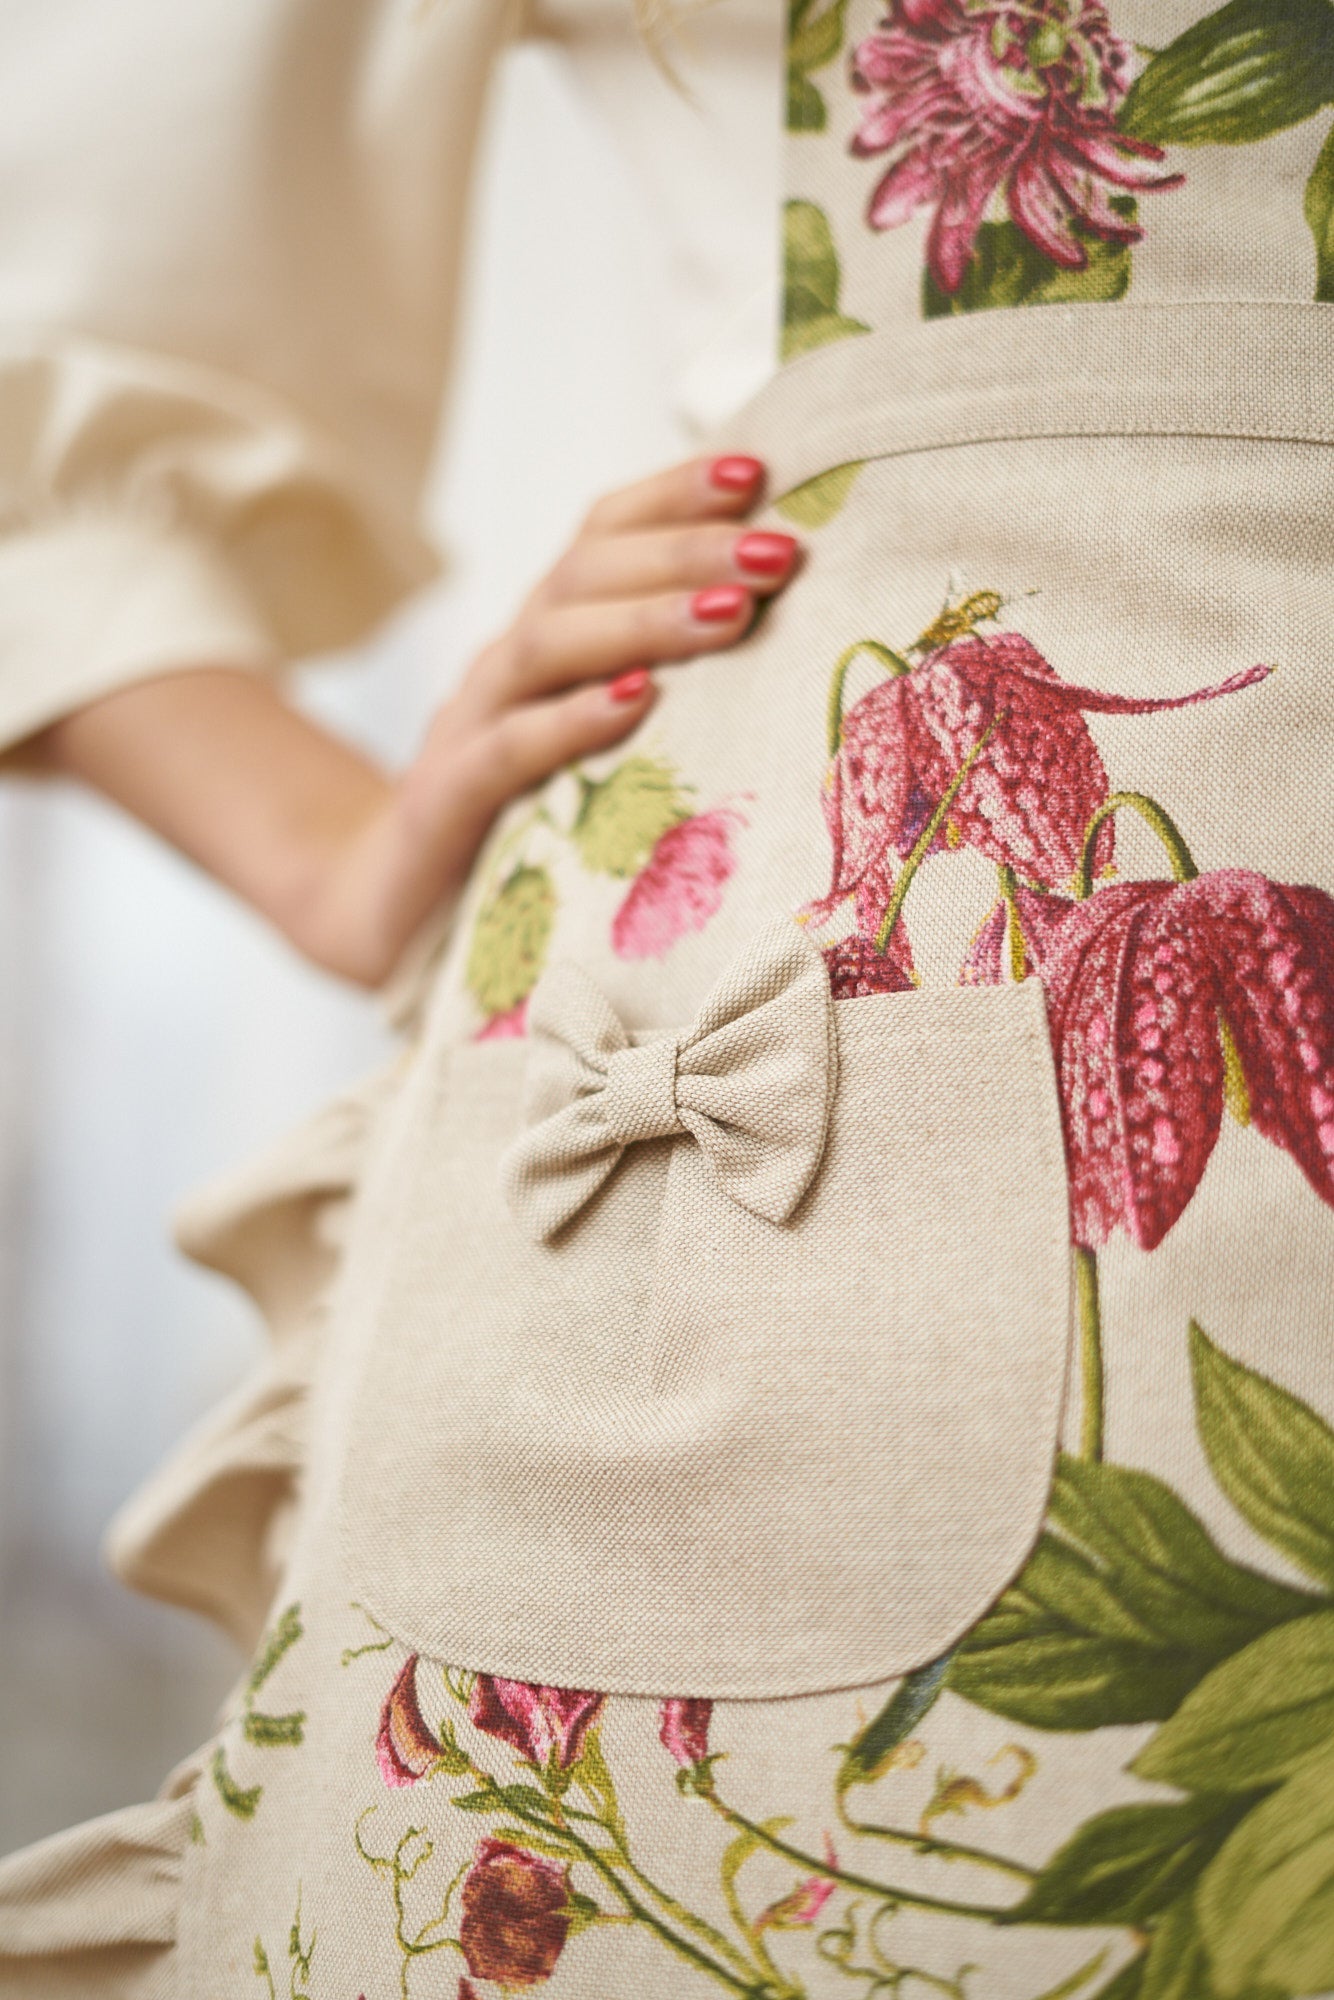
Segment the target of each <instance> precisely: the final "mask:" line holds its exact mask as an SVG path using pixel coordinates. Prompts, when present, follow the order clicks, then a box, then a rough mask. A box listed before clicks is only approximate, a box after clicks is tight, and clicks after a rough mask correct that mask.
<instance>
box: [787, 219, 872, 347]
mask: <svg viewBox="0 0 1334 2000" xmlns="http://www.w3.org/2000/svg"><path fill="white" fill-rule="evenodd" d="M841 283H842V279H841V277H840V275H839V268H838V253H837V252H836V251H835V249H834V239H833V236H832V235H831V234H830V229H829V222H828V218H827V217H826V215H825V212H824V210H823V209H822V208H817V207H816V205H815V203H814V202H813V201H789V202H788V203H787V204H786V205H785V207H784V210H783V359H784V361H791V359H792V358H793V356H794V355H797V354H805V353H807V352H808V350H809V349H811V348H813V347H823V346H825V345H826V344H827V343H828V342H829V341H831V340H843V339H846V338H847V336H848V335H849V334H854V333H869V332H870V331H871V329H870V327H869V326H867V325H866V324H865V322H864V321H863V320H859V319H848V318H847V317H846V316H845V315H844V314H843V313H841V312H840V311H839V309H838V295H839V287H840V285H841Z"/></svg>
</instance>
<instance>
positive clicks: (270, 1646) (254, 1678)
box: [245, 1604, 303, 1703]
mask: <svg viewBox="0 0 1334 2000" xmlns="http://www.w3.org/2000/svg"><path fill="white" fill-rule="evenodd" d="M301 1637H303V1627H302V1624H301V1606H300V1605H299V1604H289V1605H288V1606H287V1607H286V1609H285V1610H283V1611H282V1612H281V1613H280V1614H279V1616H278V1617H277V1618H275V1619H274V1621H273V1624H272V1625H271V1626H270V1627H269V1629H268V1631H267V1632H266V1633H265V1634H264V1637H263V1638H262V1639H261V1640H260V1644H259V1651H258V1652H257V1653H256V1655H255V1664H254V1666H253V1667H252V1668H251V1669H250V1678H249V1680H248V1681H247V1682H246V1687H245V1698H246V1701H247V1703H249V1702H252V1701H253V1700H254V1699H255V1696H256V1695H257V1694H258V1693H259V1691H260V1689H261V1688H262V1687H263V1685H264V1683H265V1681H266V1680H268V1678H269V1676H270V1674H272V1673H273V1672H274V1671H275V1669H276V1668H277V1667H278V1666H279V1665H280V1664H281V1662H282V1661H283V1660H284V1659H285V1658H286V1657H287V1655H288V1654H289V1653H290V1652H291V1650H292V1648H293V1646H295V1644H296V1643H297V1640H298V1639H300V1638H301Z"/></svg>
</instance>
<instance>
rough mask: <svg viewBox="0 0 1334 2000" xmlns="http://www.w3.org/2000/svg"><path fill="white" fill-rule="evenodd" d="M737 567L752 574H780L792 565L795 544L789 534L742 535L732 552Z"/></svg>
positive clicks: (795, 549) (795, 551) (795, 550)
mask: <svg viewBox="0 0 1334 2000" xmlns="http://www.w3.org/2000/svg"><path fill="white" fill-rule="evenodd" d="M732 553H733V554H734V556H735V557H736V566H737V568H738V569H748V570H749V571H750V573H751V575H752V576H782V574H783V572H784V570H786V569H789V568H790V567H791V565H792V558H793V556H795V554H796V553H797V544H796V542H795V540H794V539H793V537H792V536H791V535H761V534H755V535H742V537H741V539H740V541H739V542H738V543H737V545H736V548H735V549H734V550H733V552H732Z"/></svg>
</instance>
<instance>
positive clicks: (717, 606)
mask: <svg viewBox="0 0 1334 2000" xmlns="http://www.w3.org/2000/svg"><path fill="white" fill-rule="evenodd" d="M754 612H755V594H754V592H753V591H752V590H751V589H749V588H747V587H746V586H745V585H744V584H738V583H724V584H713V585H709V586H707V587H706V588H704V589H703V590H696V591H665V592H662V593H659V594H658V595H656V596H651V597H627V598H611V599H608V600H606V601H605V602H601V603H598V602H593V603H587V604H558V605H554V606H552V607H551V608H550V609H548V610H546V611H544V612H543V613H542V614H541V615H540V616H537V617H533V618H531V619H528V620H525V621H522V622H521V623H520V624H519V625H518V626H516V627H515V628H514V630H513V631H512V632H511V633H510V634H509V635H508V636H507V638H506V639H504V640H502V641H501V642H500V646H499V648H498V657H497V658H496V659H495V660H494V662H493V664H492V670H491V673H490V675H489V676H488V679H487V683H486V688H485V695H486V698H487V700H488V701H489V702H490V703H491V704H493V705H495V706H505V705H507V704H508V703H512V702H522V701H528V700H530V699H532V697H533V696H535V695H548V694H552V693H555V692H556V691H557V690H559V689H562V688H570V687H574V686H575V685H577V684H578V683H579V682H581V681H592V680H604V679H606V678H608V677H609V676H611V675H614V674H619V673H621V672H623V671H624V669H626V668H627V667H634V666H641V665H644V664H647V663H652V662H655V661H658V660H679V659H683V658H688V657H690V656H693V655H694V654H697V653H711V652H718V651H720V650H721V649H722V648H723V647H725V646H732V645H735V643H736V641H737V640H738V639H739V638H740V637H741V635H742V633H743V632H744V631H745V629H746V627H747V626H748V625H749V623H750V621H751V618H752V617H753V616H754Z"/></svg>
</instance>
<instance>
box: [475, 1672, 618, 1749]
mask: <svg viewBox="0 0 1334 2000" xmlns="http://www.w3.org/2000/svg"><path fill="white" fill-rule="evenodd" d="M605 1700H606V1696H605V1695H600V1694H590V1693H588V1692H587V1691H586V1690H585V1689H583V1688H554V1687H535V1686H534V1685H533V1684H532V1683H531V1682H529V1681H505V1680H499V1679H497V1678H496V1676H495V1675H493V1674H478V1676H477V1679H476V1680H475V1681H474V1682H473V1689H472V1694H471V1696H470V1697H469V1701H468V1716H469V1719H470V1721H472V1722H474V1723H475V1724H476V1725H477V1727H478V1728H479V1729H481V1730H484V1731H485V1733H486V1734H487V1735H488V1736H498V1737H499V1738H500V1740H501V1741H502V1743H509V1744H511V1745H512V1746H513V1748H514V1749H516V1750H517V1751H518V1752H519V1754H520V1756H522V1757H526V1758H527V1759H528V1761H529V1762H530V1763H532V1764H539V1765H541V1766H543V1768H545V1766H546V1765H547V1764H548V1763H549V1762H550V1761H551V1758H552V1757H553V1755H554V1757H555V1759H556V1762H557V1764H558V1765H559V1766H560V1768H561V1770H562V1771H568V1769H569V1768H570V1765H571V1764H574V1763H577V1762H578V1759H579V1757H580V1755H581V1753H582V1751H583V1747H584V1737H585V1736H586V1735H587V1733H588V1731H589V1729H590V1728H591V1727H592V1725H593V1724H594V1723H595V1722H596V1721H597V1719H598V1716H599V1715H600V1714H601V1712H602V1704H603V1702H604V1701H605Z"/></svg>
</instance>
